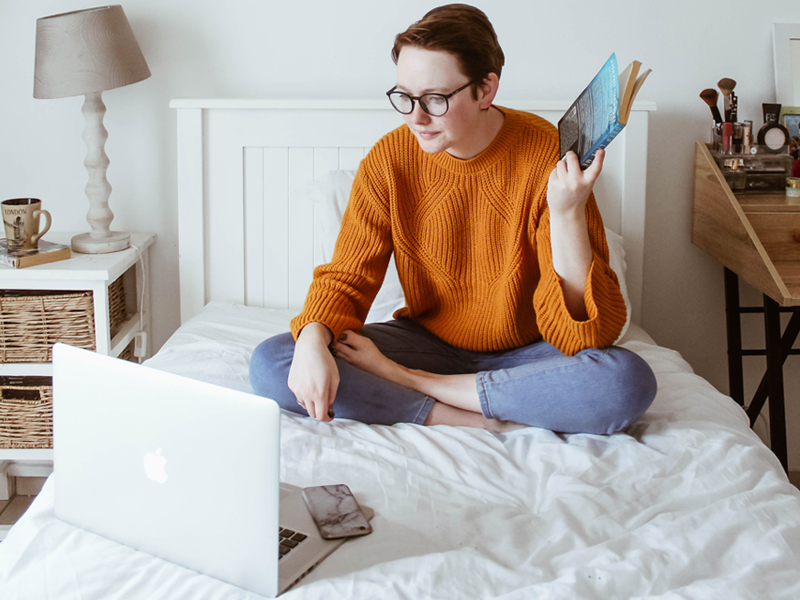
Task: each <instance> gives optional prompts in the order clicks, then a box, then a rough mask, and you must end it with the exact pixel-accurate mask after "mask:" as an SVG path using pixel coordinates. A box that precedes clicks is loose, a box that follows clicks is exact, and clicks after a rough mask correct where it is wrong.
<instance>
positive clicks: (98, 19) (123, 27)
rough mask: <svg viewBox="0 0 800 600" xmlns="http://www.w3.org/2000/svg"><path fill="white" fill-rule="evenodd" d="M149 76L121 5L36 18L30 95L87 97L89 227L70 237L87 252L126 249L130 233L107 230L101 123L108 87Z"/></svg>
mask: <svg viewBox="0 0 800 600" xmlns="http://www.w3.org/2000/svg"><path fill="white" fill-rule="evenodd" d="M148 77H150V69H148V68H147V63H146V62H145V60H144V56H142V51H141V50H140V49H139V44H138V43H136V38H135V37H134V35H133V31H132V30H131V26H130V24H129V23H128V19H127V18H126V17H125V12H124V11H123V10H122V7H121V6H119V5H115V6H101V7H98V8H89V9H86V10H78V11H74V12H68V13H63V14H59V15H52V16H49V17H42V18H41V19H37V20H36V68H35V72H34V81H33V97H34V98H65V97H67V96H80V95H85V96H86V100H85V101H84V103H83V109H82V112H83V116H84V117H85V119H86V128H85V129H84V132H83V139H84V141H85V142H86V146H87V148H88V152H87V154H86V160H85V161H84V165H85V166H86V170H87V171H88V172H89V183H88V184H87V185H86V196H87V197H88V198H89V212H88V214H87V215H86V220H87V221H88V222H89V225H90V226H91V228H92V231H91V232H89V233H82V234H80V235H76V236H75V237H73V238H72V249H73V250H74V251H75V252H83V253H86V254H104V253H107V252H116V251H118V250H124V249H125V248H127V247H128V246H129V245H130V235H129V234H127V233H122V232H117V231H111V229H110V225H111V221H112V220H113V219H114V213H112V212H111V209H110V208H109V207H108V198H109V196H110V195H111V185H110V184H109V183H108V179H106V170H107V169H108V165H109V160H108V156H106V153H105V150H104V146H105V143H106V139H108V131H106V128H105V127H103V115H105V112H106V107H105V104H103V100H102V98H101V94H102V93H103V92H104V91H106V90H113V89H114V88H118V87H122V86H124V85H129V84H131V83H136V82H137V81H142V80H143V79H147V78H148Z"/></svg>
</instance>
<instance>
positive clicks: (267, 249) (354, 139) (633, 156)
mask: <svg viewBox="0 0 800 600" xmlns="http://www.w3.org/2000/svg"><path fill="white" fill-rule="evenodd" d="M501 104H502V105H504V106H509V107H513V108H517V109H521V110H527V111H530V112H534V113H536V114H538V115H540V116H542V117H544V118H545V119H548V120H549V121H551V122H553V123H555V122H557V121H558V119H559V118H560V117H561V115H563V114H564V112H565V111H566V109H567V108H568V106H569V103H566V102H565V103H557V102H531V101H522V102H511V101H508V102H503V103H501ZM170 106H171V107H172V108H175V109H177V113H178V213H179V215H178V236H179V252H180V297H181V322H184V321H186V320H187V319H189V318H190V317H192V316H194V315H195V314H197V313H198V312H200V310H201V309H202V308H203V306H205V304H206V303H208V302H210V301H212V300H225V301H232V302H238V303H241V304H247V305H249V306H266V307H272V308H299V307H301V306H302V304H303V300H304V299H305V295H306V292H307V291H308V286H309V284H310V283H311V277H312V269H313V267H314V266H316V265H317V264H318V263H319V262H320V252H319V244H318V243H317V242H315V239H316V238H315V234H314V231H315V227H318V218H319V217H318V216H317V217H315V213H314V205H313V204H312V203H311V202H310V201H308V200H307V199H306V198H305V195H304V192H303V190H304V188H305V186H306V185H307V183H308V182H309V181H311V180H312V179H315V178H318V177H322V176H324V175H325V174H326V173H328V172H329V171H331V170H335V169H355V168H357V166H358V163H359V161H360V160H361V159H362V158H363V157H364V155H365V153H366V152H367V151H368V150H369V148H370V147H371V146H372V145H373V144H374V143H375V142H377V141H378V139H379V138H380V137H381V136H382V135H383V134H385V133H387V132H388V131H390V130H392V129H394V128H395V127H397V126H399V125H401V124H402V122H403V121H402V117H401V116H400V115H399V114H398V113H397V112H395V111H394V110H393V109H392V108H391V107H390V106H389V105H388V103H387V102H385V101H383V102H376V101H371V100H370V101H354V100H342V101H335V100H319V101H309V100H305V101H292V100H173V101H172V102H171V104H170ZM651 110H655V105H654V104H653V103H642V102H639V103H636V105H635V106H634V110H633V112H632V113H631V117H630V120H629V122H628V125H627V127H626V128H625V129H624V130H623V132H622V134H620V136H619V137H618V138H617V140H615V141H614V143H613V145H612V146H611V147H610V149H609V152H608V156H607V158H606V162H605V164H604V167H603V174H602V175H601V177H600V180H598V182H597V184H596V186H595V196H596V198H597V201H598V204H599V206H600V210H601V213H602V215H603V220H604V222H605V225H606V227H608V228H610V229H612V230H613V231H616V232H617V233H619V234H620V235H621V236H622V237H623V239H624V246H625V252H626V259H627V264H628V271H627V282H628V292H629V294H630V298H631V304H632V313H633V315H632V319H633V321H635V322H638V321H639V317H640V315H641V303H642V281H643V277H642V270H643V258H644V256H643V254H644V252H643V251H644V224H645V188H646V173H647V127H648V113H649V111H651Z"/></svg>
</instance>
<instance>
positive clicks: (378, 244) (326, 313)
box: [291, 160, 393, 340]
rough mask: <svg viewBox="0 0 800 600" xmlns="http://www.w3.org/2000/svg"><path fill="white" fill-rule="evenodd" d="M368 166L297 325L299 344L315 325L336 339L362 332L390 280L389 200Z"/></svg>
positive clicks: (294, 331) (357, 179)
mask: <svg viewBox="0 0 800 600" xmlns="http://www.w3.org/2000/svg"><path fill="white" fill-rule="evenodd" d="M366 162H367V161H366V160H365V161H362V163H361V166H360V167H359V169H358V172H357V174H356V177H355V180H354V182H353V187H352V191H351V193H350V200H349V201H348V203H347V208H346V209H345V212H344V215H343V217H342V225H341V229H340V230H339V236H338V237H337V239H336V246H335V249H334V252H333V258H332V260H331V262H330V263H328V264H325V265H320V266H318V267H317V268H316V269H314V279H313V281H312V283H311V287H310V288H309V290H308V295H307V296H306V301H305V304H304V305H303V311H302V312H301V313H300V314H299V315H298V316H296V317H295V318H294V319H292V323H291V328H292V335H293V336H294V338H295V340H297V336H298V335H299V334H300V331H301V330H302V329H303V327H305V326H306V325H307V324H309V323H314V322H317V323H322V324H323V325H325V326H326V327H328V329H330V330H331V332H332V333H333V336H334V339H336V338H337V337H339V335H341V333H342V332H343V331H344V330H346V329H353V330H360V329H361V327H362V326H363V324H364V320H365V319H366V317H367V313H368V312H369V308H370V306H371V305H372V301H373V300H374V299H375V296H376V294H377V293H378V290H379V289H380V287H381V284H382V283H383V278H384V276H385V275H386V268H387V266H388V264H389V259H390V258H391V255H392V250H393V245H392V235H391V220H390V213H389V209H388V200H387V199H386V194H385V193H381V192H380V191H379V190H378V189H376V188H375V187H374V186H373V185H371V183H370V180H369V178H368V176H367V174H366V167H365V163H366Z"/></svg>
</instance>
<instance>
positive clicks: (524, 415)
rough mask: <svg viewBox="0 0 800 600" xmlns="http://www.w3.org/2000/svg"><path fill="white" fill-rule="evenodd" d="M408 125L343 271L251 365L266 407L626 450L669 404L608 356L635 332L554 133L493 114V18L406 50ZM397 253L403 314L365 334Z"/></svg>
mask: <svg viewBox="0 0 800 600" xmlns="http://www.w3.org/2000/svg"><path fill="white" fill-rule="evenodd" d="M392 57H393V59H394V61H395V63H396V64H397V85H396V86H395V87H393V88H392V89H391V90H390V91H389V92H387V94H388V96H389V98H390V101H391V102H392V105H393V106H394V107H395V108H396V109H397V110H398V111H399V112H401V113H402V114H403V116H404V120H405V126H402V127H399V128H398V129H396V130H394V131H392V132H390V133H389V134H387V135H386V136H385V137H384V138H383V139H381V140H380V141H379V142H378V143H377V144H376V145H375V147H374V148H373V149H372V150H371V151H370V152H369V154H368V155H367V157H366V158H365V159H364V161H362V163H361V166H360V167H359V170H358V174H357V175H356V179H355V182H354V184H353V190H352V194H351V197H350V202H349V204H348V207H347V210H346V212H345V215H344V218H343V220H342V226H341V231H340V234H339V238H338V240H337V244H336V250H335V252H334V256H333V259H332V261H331V263H330V264H328V265H323V266H320V267H318V268H317V269H316V270H315V272H314V281H313V283H312V285H311V287H310V289H309V293H308V297H307V298H306V302H305V306H304V308H303V311H302V313H301V314H300V315H298V316H297V317H296V318H295V319H294V320H293V321H292V333H291V334H285V335H282V336H277V337H275V338H271V339H269V340H267V341H265V342H264V343H262V344H261V345H260V346H259V347H258V348H257V349H256V350H255V352H254V354H253V357H252V359H251V367H250V377H251V382H252V384H253V388H254V389H255V390H256V392H257V393H259V394H261V395H264V396H268V397H270V398H273V399H274V400H276V401H277V402H278V403H279V404H280V405H281V406H282V407H283V408H285V409H287V410H292V411H294V412H299V413H301V414H305V413H306V412H307V413H308V415H310V416H311V417H313V418H315V419H318V420H320V421H329V420H330V419H331V418H332V415H333V411H332V407H333V405H334V400H335V408H336V414H337V415H338V416H340V417H346V418H352V419H357V420H360V421H363V422H367V423H376V424H393V423H398V422H412V423H418V424H425V425H436V424H448V425H463V426H471V427H482V428H486V429H490V430H493V431H506V430H509V429H513V428H516V427H520V426H526V425H528V426H537V427H544V428H547V429H551V430H556V431H561V432H579V431H580V432H590V433H612V432H613V431H616V430H618V429H621V428H623V427H626V426H627V425H629V424H630V423H632V422H633V421H635V420H636V419H637V418H638V417H639V416H641V415H642V414H643V413H644V411H645V410H646V409H647V407H648V406H649V405H650V403H651V402H652V400H653V397H654V396H655V390H656V383H655V378H654V376H653V373H652V371H651V370H650V369H649V367H648V366H647V364H646V363H645V362H644V361H643V360H642V359H641V358H639V357H638V356H636V355H635V354H633V353H631V352H629V351H627V350H625V349H622V348H618V347H614V346H611V344H612V343H613V342H614V340H615V339H616V337H617V336H618V334H619V332H620V331H621V329H622V326H623V324H624V322H625V316H626V315H625V305H624V301H623V299H622V295H621V294H620V290H619V285H618V281H617V278H616V275H615V274H614V272H613V271H612V270H611V269H610V267H609V266H608V248H607V245H606V242H605V236H604V230H603V224H602V220H601V218H600V214H599V212H598V210H597V206H596V203H595V201H594V197H593V196H592V193H591V190H592V186H593V185H594V182H595V180H596V179H597V177H598V176H599V174H600V172H601V170H602V165H603V157H604V153H603V152H599V153H598V156H597V159H596V160H595V162H594V163H593V165H592V166H591V167H590V168H589V169H587V170H586V171H581V170H580V167H579V164H578V159H577V157H576V156H575V155H574V154H572V153H570V154H568V155H567V156H566V157H565V159H564V160H561V161H559V160H558V158H559V157H558V133H557V131H556V129H555V128H554V127H553V126H552V125H551V124H549V123H547V122H546V121H544V120H543V119H541V118H539V117H537V116H535V115H531V114H528V113H523V112H519V111H514V110H511V109H507V108H502V107H498V106H495V105H494V104H493V100H494V97H495V95H496V94H497V90H498V85H499V79H500V74H501V71H502V66H503V62H504V56H503V52H502V49H501V48H500V46H499V44H498V42H497V37H496V35H495V32H494V29H493V27H492V25H491V23H490V22H489V20H488V19H487V18H486V15H484V14H483V13H482V12H481V11H479V10H478V9H476V8H474V7H471V6H467V5H459V4H455V5H448V6H443V7H439V8H437V9H434V10H432V11H430V12H429V13H428V14H427V15H425V17H424V18H423V19H422V20H421V21H419V22H418V23H415V24H414V25H412V26H411V27H409V28H408V30H406V31H405V32H403V33H401V34H400V35H398V36H397V38H396V39H395V44H394V48H393V51H392ZM392 253H394V256H395V262H396V264H397V268H398V273H399V275H400V279H401V282H402V284H403V289H404V292H405V296H406V307H405V308H403V309H401V310H400V311H398V312H397V313H396V314H395V320H393V321H390V322H388V323H381V324H371V325H367V326H363V321H364V318H365V317H366V314H367V312H368V310H369V307H370V303H371V302H372V300H373V298H374V297H375V294H376V293H377V291H378V289H379V288H380V284H381V282H382V280H383V276H384V273H385V271H386V267H387V264H388V261H389V258H390V256H391V255H392Z"/></svg>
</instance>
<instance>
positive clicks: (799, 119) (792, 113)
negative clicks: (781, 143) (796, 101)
mask: <svg viewBox="0 0 800 600" xmlns="http://www.w3.org/2000/svg"><path fill="white" fill-rule="evenodd" d="M778 122H779V123H780V124H781V125H783V126H784V127H786V129H787V130H788V131H789V139H791V138H793V137H795V136H797V137H800V106H782V107H781V114H780V117H778Z"/></svg>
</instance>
